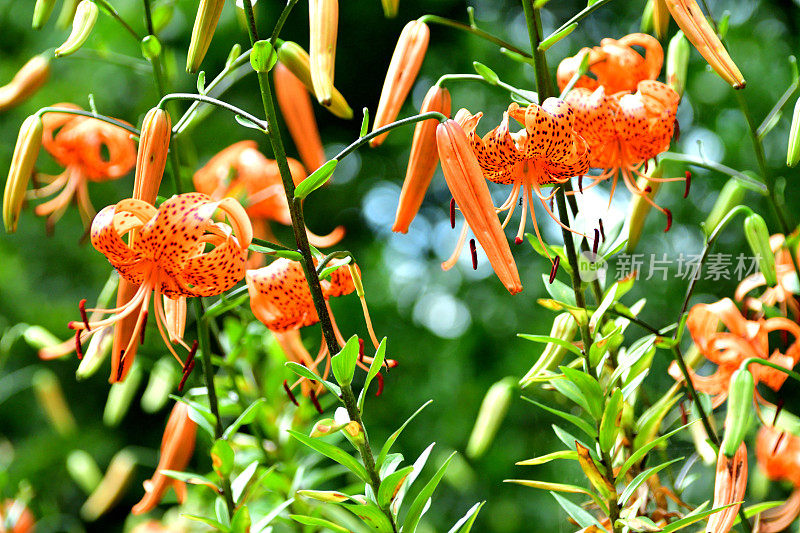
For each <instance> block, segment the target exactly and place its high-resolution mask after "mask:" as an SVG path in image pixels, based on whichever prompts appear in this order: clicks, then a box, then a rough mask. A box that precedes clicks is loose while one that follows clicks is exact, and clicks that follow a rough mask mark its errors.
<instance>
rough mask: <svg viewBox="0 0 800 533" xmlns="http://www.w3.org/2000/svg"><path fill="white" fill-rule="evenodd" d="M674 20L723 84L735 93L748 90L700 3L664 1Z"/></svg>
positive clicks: (690, 0)
mask: <svg viewBox="0 0 800 533" xmlns="http://www.w3.org/2000/svg"><path fill="white" fill-rule="evenodd" d="M664 1H665V2H666V4H667V9H669V12H670V13H671V14H672V18H673V19H675V22H677V23H678V27H679V28H680V29H681V31H683V33H684V35H686V38H687V39H689V42H691V43H692V44H693V45H694V47H695V48H696V49H697V51H698V52H700V55H701V56H703V58H704V59H705V60H706V61H707V62H708V64H709V65H711V68H713V69H714V70H715V71H716V73H717V74H719V75H720V77H722V79H723V80H725V81H726V82H728V83H729V84H730V85H731V86H732V87H733V88H734V89H744V87H745V85H746V83H745V80H744V77H743V76H742V73H741V72H740V71H739V67H737V66H736V63H734V62H733V60H732V59H731V56H730V55H729V54H728V51H727V50H725V47H724V46H723V45H722V41H720V40H719V37H718V36H717V34H716V33H715V32H714V30H713V29H712V28H711V25H710V24H709V23H708V20H706V17H705V15H703V12H702V11H701V10H700V6H699V5H698V4H697V1H696V0H664Z"/></svg>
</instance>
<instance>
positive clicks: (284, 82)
mask: <svg viewBox="0 0 800 533" xmlns="http://www.w3.org/2000/svg"><path fill="white" fill-rule="evenodd" d="M272 77H273V79H274V80H275V98H276V99H277V100H278V106H280V108H281V114H282V115H283V119H284V121H285V122H286V126H287V127H288V128H289V133H290V134H291V135H292V139H293V140H294V145H295V146H296V147H297V151H298V152H299V153H300V159H301V160H302V161H303V165H304V166H305V167H306V171H308V172H314V171H315V170H317V169H318V168H319V167H321V166H322V164H323V163H325V161H326V159H325V150H324V149H323V148H322V140H321V139H320V137H319V129H318V128H317V121H316V119H315V118H314V109H313V108H312V107H311V98H310V97H309V96H308V91H306V87H305V85H303V82H302V81H300V79H299V78H298V77H297V76H295V75H294V74H292V71H290V70H289V69H288V68H286V66H284V65H283V64H282V63H278V64H276V65H275V68H274V69H273V73H272Z"/></svg>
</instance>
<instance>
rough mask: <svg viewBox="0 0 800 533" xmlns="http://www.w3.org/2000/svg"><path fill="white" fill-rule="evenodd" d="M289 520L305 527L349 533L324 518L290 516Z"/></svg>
mask: <svg viewBox="0 0 800 533" xmlns="http://www.w3.org/2000/svg"><path fill="white" fill-rule="evenodd" d="M289 518H291V519H292V520H294V521H295V522H298V523H300V524H304V525H306V526H319V527H324V528H328V529H330V530H331V531H333V532H334V533H350V530H349V529H347V528H344V527H342V526H340V525H338V524H334V523H333V522H331V521H330V520H325V519H324V518H317V517H316V516H305V515H299V514H290V515H289Z"/></svg>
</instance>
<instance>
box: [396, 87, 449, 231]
mask: <svg viewBox="0 0 800 533" xmlns="http://www.w3.org/2000/svg"><path fill="white" fill-rule="evenodd" d="M429 111H438V112H440V113H441V114H443V115H444V116H446V117H449V116H450V91H448V90H447V89H446V88H444V87H441V86H439V85H434V86H433V87H431V88H430V90H429V91H428V93H427V94H426V95H425V100H423V101H422V107H421V108H420V110H419V112H420V113H427V112H429ZM437 125H438V122H437V121H436V120H434V119H429V120H423V121H421V122H417V125H416V126H415V128H414V138H413V140H412V141H411V155H410V156H409V157H408V167H407V168H406V178H405V180H404V181H403V189H402V190H401V191H400V201H399V202H398V205H397V215H396V216H395V219H394V225H393V226H392V231H398V232H401V233H406V232H407V231H408V226H410V225H411V221H412V220H414V217H415V216H417V212H418V211H419V208H420V206H421V205H422V200H423V199H424V198H425V191H427V190H428V186H429V185H430V184H431V180H432V179H433V174H434V172H436V166H437V165H438V164H439V152H438V151H437V149H436V126H437Z"/></svg>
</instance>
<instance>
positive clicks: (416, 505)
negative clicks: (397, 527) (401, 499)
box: [403, 452, 456, 533]
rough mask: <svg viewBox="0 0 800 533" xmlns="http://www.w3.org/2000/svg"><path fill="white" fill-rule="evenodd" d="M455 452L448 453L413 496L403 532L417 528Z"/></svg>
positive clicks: (411, 531) (412, 531) (411, 532)
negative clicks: (429, 478)
mask: <svg viewBox="0 0 800 533" xmlns="http://www.w3.org/2000/svg"><path fill="white" fill-rule="evenodd" d="M455 454H456V452H453V453H451V454H450V457H448V458H447V460H446V461H445V462H444V464H443V465H442V466H441V467H440V468H439V470H437V471H436V474H434V476H433V478H431V480H430V481H428V484H427V485H425V486H424V487H423V488H422V490H421V491H420V492H419V494H417V497H416V498H414V502H413V503H412V504H411V507H409V508H408V514H406V518H405V521H404V522H403V533H414V532H415V531H416V530H417V525H419V520H420V518H422V515H423V513H424V512H425V505H426V503H427V502H428V499H430V497H431V496H432V495H433V491H434V490H436V487H437V486H438V485H439V482H440V481H441V480H442V478H443V477H444V473H445V472H446V471H447V467H448V466H450V461H451V460H452V459H453V456H455Z"/></svg>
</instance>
